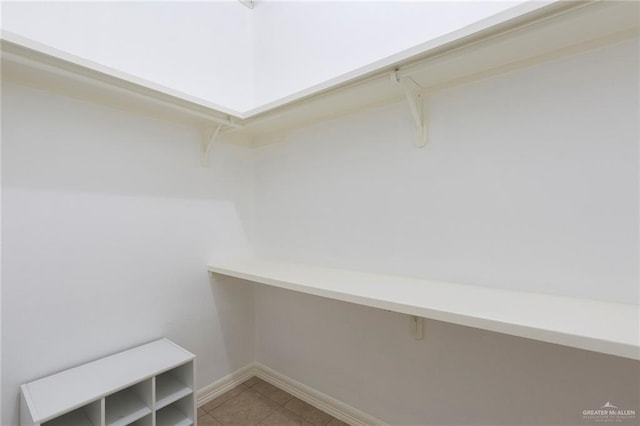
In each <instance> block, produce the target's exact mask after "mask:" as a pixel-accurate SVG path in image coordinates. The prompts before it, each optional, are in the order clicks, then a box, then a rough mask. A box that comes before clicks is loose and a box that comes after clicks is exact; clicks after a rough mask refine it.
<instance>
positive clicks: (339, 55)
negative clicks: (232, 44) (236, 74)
mask: <svg viewBox="0 0 640 426" xmlns="http://www.w3.org/2000/svg"><path fill="white" fill-rule="evenodd" d="M518 3H522V1H499V2H488V1H466V2H459V1H456V2H453V1H423V2H418V1H375V2H371V1H269V0H266V1H260V2H258V3H257V4H256V7H255V9H254V15H253V17H252V18H253V21H252V22H253V31H254V35H253V38H254V66H255V73H254V78H255V89H254V90H255V96H254V99H255V103H256V104H258V105H260V104H264V103H267V102H270V101H273V100H276V99H279V98H282V97H284V96H287V95H290V94H292V93H295V92H298V91H300V90H303V89H306V88H308V87H310V86H313V85H315V84H319V83H322V82H324V81H326V80H329V79H332V78H334V77H337V76H339V75H341V74H344V73H346V72H349V71H352V70H354V69H356V68H360V67H362V66H365V65H368V64H370V63H372V62H375V61H377V60H380V59H383V58H386V57H388V56H391V55H394V54H397V53H398V52H400V51H402V50H405V49H409V48H411V47H414V46H416V45H419V44H421V43H424V42H426V41H428V40H431V39H434V38H436V37H439V36H442V35H444V34H447V33H449V32H452V31H454V30H457V29H460V28H462V27H464V26H467V25H469V24H472V23H474V22H476V21H479V20H481V19H483V18H486V17H488V16H491V15H494V14H496V13H498V12H501V11H503V10H505V9H508V8H511V7H513V6H515V5H517V4H518Z"/></svg>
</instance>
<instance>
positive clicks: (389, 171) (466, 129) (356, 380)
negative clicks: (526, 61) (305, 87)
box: [255, 41, 640, 425]
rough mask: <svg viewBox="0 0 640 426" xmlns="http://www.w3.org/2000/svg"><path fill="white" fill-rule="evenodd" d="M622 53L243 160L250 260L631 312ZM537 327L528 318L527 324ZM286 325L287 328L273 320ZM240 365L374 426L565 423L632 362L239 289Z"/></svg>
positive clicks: (619, 388) (553, 66) (629, 179)
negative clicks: (243, 300)
mask: <svg viewBox="0 0 640 426" xmlns="http://www.w3.org/2000/svg"><path fill="white" fill-rule="evenodd" d="M637 76H638V43H637V41H633V42H625V43H620V44H617V45H614V46H609V47H607V48H604V49H599V50H594V51H591V52H587V53H585V54H581V55H578V56H574V57H570V58H566V59H563V60H560V61H557V62H554V63H548V64H543V65H539V66H536V67H535V68H531V69H525V70H520V71H516V72H512V73H509V74H505V75H502V76H497V77H494V78H491V79H486V80H482V81H477V82H474V83H471V84H467V85H464V86H460V87H457V88H453V89H449V90H445V91H441V92H438V93H434V94H433V95H432V96H431V98H430V117H431V118H430V130H429V132H430V134H429V145H428V146H427V147H426V148H424V149H417V148H414V147H413V146H412V144H411V137H412V129H411V126H412V123H411V120H410V116H409V112H408V108H407V107H406V106H405V105H404V104H397V105H391V106H386V107H382V108H377V109H374V110H369V111H363V112H361V113H359V114H357V115H354V116H350V117H344V118H340V119H337V120H334V121H331V122H326V123H323V124H318V125H315V126H313V127H309V128H305V129H300V130H298V131H294V132H291V133H290V134H289V135H288V136H287V137H285V139H284V140H283V142H282V143H277V144H273V145H267V146H264V147H261V148H260V149H258V150H257V156H256V177H255V190H256V235H257V248H258V250H259V251H260V252H262V254H264V255H268V256H273V257H284V258H286V259H290V260H298V261H301V262H308V263H312V264H323V265H328V266H335V267H344V268H349V269H356V270H365V271H371V272H375V271H378V272H385V273H395V274H403V275H411V276H421V277H429V278H435V279H440V280H444V281H452V282H460V283H470V284H479V285H486V286H495V287H503V288H514V289H525V290H531V291H541V292H549V293H556V294H565V295H571V296H579V297H586V298H595V299H602V300H610V301H617V302H625V303H638V292H639V290H638V243H639V241H638V217H639V209H638V189H639V185H638V139H639V131H638V126H637V117H638V116H639V112H640V111H639V106H638V97H637V94H638V89H639V83H638V79H637ZM541 314H543V313H541ZM292 318H294V319H295V320H294V321H292ZM256 327H257V328H256V336H257V345H256V354H257V359H258V361H260V362H263V363H264V364H266V365H268V366H269V367H272V368H274V369H276V370H278V371H280V372H282V373H284V374H287V375H289V376H291V377H293V378H294V379H296V380H299V381H301V382H302V383H305V384H307V385H309V386H311V387H314V388H316V389H318V390H320V391H323V392H325V393H327V394H329V395H331V396H333V397H336V398H338V399H340V400H343V401H344V402H346V403H348V404H351V405H353V406H355V407H357V408H360V409H362V410H364V411H366V412H369V413H371V414H373V415H376V416H378V417H379V418H381V419H382V420H385V421H387V422H389V423H391V424H451V425H454V424H458V425H459V424H537V425H543V424H544V425H547V424H578V423H581V422H582V420H581V418H580V416H581V412H582V410H584V409H588V408H589V407H600V406H601V405H603V404H604V403H605V402H606V401H612V400H616V401H617V403H618V404H619V405H620V406H628V407H631V408H636V409H637V408H638V407H637V401H638V400H640V399H639V397H640V390H639V389H638V377H639V375H640V364H639V363H638V362H634V361H630V360H625V359H622V358H616V357H611V356H606V355H601V354H596V353H590V352H587V351H580V350H576V349H571V348H565V347H561V346H556V345H551V344H546V343H540V342H534V341H528V340H526V339H521V338H516V337H510V336H505V335H499V334H495V333H489V332H485V331H478V330H473V329H470V328H465V327H460V326H454V325H450V324H444V323H437V322H434V321H429V322H428V323H427V326H426V327H427V328H426V334H427V337H426V339H425V340H424V341H419V342H416V341H413V340H412V339H411V337H410V334H409V320H408V319H407V318H406V317H404V316H402V315H396V314H392V313H387V312H384V311H379V310H375V309H369V308H364V307H357V306H354V305H349V304H345V303H340V302H335V301H329V300H324V299H321V298H316V297H311V296H304V295H300V294H296V293H292V292H286V291H282V290H275V289H268V288H264V287H259V289H258V290H257V292H256ZM639 332H640V330H639Z"/></svg>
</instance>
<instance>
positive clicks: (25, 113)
mask: <svg viewBox="0 0 640 426" xmlns="http://www.w3.org/2000/svg"><path fill="white" fill-rule="evenodd" d="M3 83H4V84H3V87H2V89H3V93H2V143H3V146H2V151H3V152H2V154H3V155H2V162H3V163H2V166H3V167H2V207H3V212H2V213H3V217H2V231H3V233H2V243H3V251H2V256H3V257H2V267H3V268H2V316H3V318H2V319H3V321H2V327H3V328H2V349H3V353H2V373H3V377H2V393H3V401H2V406H3V410H2V411H3V415H4V417H3V418H2V421H1V423H2V424H3V425H15V424H17V422H18V417H17V416H18V391H19V387H18V386H19V385H20V384H22V383H25V382H27V381H30V380H33V379H36V378H39V377H42V376H45V375H48V374H51V373H54V372H56V371H59V370H62V369H65V368H68V367H71V366H74V365H78V364H80V363H84V362H87V361H90V360H93V359H96V358H99V357H101V356H104V355H107V354H111V353H114V352H117V351H119V350H122V349H126V348H129V347H132V346H136V345H138V344H141V343H144V342H146V341H150V340H154V339H156V338H160V337H163V336H166V337H168V338H170V339H172V340H174V341H175V342H177V343H178V344H180V345H182V346H184V347H185V348H187V349H188V350H190V351H192V352H194V353H195V354H196V356H197V358H198V363H197V373H196V374H197V376H196V379H197V383H198V386H205V385H208V384H210V383H212V382H213V381H215V380H217V379H219V378H221V377H223V376H224V375H226V374H228V373H229V372H232V371H235V370H236V369H238V368H241V367H243V366H245V365H246V364H248V363H250V362H252V361H253V360H254V355H253V341H254V334H253V330H254V327H253V302H252V288H251V286H249V285H245V284H242V283H234V282H224V283H216V284H212V283H211V282H210V280H209V278H208V276H207V273H206V269H205V265H206V262H207V260H208V259H210V258H211V257H214V256H219V255H221V254H233V253H234V252H236V253H237V252H243V251H244V250H246V248H247V246H248V243H249V239H250V235H251V223H252V179H251V170H252V162H253V160H252V152H251V151H250V150H249V149H248V148H244V147H237V146H232V145H224V144H222V145H216V146H215V147H214V148H213V152H212V157H211V158H212V165H211V167H210V168H209V169H204V168H202V167H201V166H200V157H199V148H200V139H199V137H200V135H199V132H198V130H197V129H196V128H191V127H184V126H181V125H177V124H172V123H170V122H164V121H159V120H155V119H152V118H147V117H143V116H136V115H133V114H131V113H128V112H125V111H117V110H111V109H109V108H106V107H101V106H98V105H94V104H89V103H83V102H81V101H77V100H71V99H68V98H64V97H61V96H57V95H53V94H49V93H46V92H41V91H38V90H35V89H31V88H25V87H22V86H18V85H15V84H12V83H7V82H3Z"/></svg>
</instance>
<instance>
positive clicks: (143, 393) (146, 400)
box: [104, 380, 153, 426]
mask: <svg viewBox="0 0 640 426" xmlns="http://www.w3.org/2000/svg"><path fill="white" fill-rule="evenodd" d="M152 395H153V390H152V382H151V380H145V381H144V382H141V383H138V384H136V385H133V386H130V387H128V388H125V389H123V390H121V391H119V392H116V393H114V394H113V395H109V396H107V397H106V398H105V404H104V405H105V407H104V411H105V419H106V420H105V425H106V426H126V425H128V424H131V423H133V422H135V421H136V420H138V419H140V418H142V417H144V416H146V415H147V414H150V413H151V407H153V404H152Z"/></svg>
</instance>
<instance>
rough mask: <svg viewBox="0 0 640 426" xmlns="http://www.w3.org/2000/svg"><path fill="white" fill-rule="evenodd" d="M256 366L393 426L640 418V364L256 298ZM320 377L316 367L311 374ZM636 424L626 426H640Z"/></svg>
mask: <svg viewBox="0 0 640 426" xmlns="http://www.w3.org/2000/svg"><path fill="white" fill-rule="evenodd" d="M255 301H256V314H255V315H256V316H255V324H256V359H257V361H258V362H261V363H263V364H265V365H267V366H269V367H270V368H273V369H274V370H276V371H278V372H280V373H283V374H285V375H287V376H289V377H291V378H293V379H295V380H298V381H300V382H302V383H305V384H306V385H308V386H311V387H313V388H314V389H317V390H319V391H321V392H324V393H326V394H329V395H331V396H332V397H334V398H337V399H338V400H340V401H343V402H345V403H347V404H349V405H351V406H353V407H355V408H358V409H360V410H362V411H365V412H366V413H369V414H371V415H373V416H376V417H377V418H379V419H381V420H383V421H385V422H387V423H388V424H391V425H441V426H444V425H450V426H460V425H505V426H513V425H530V426H543V425H544V426H550V425H572V426H575V425H593V424H597V422H594V421H591V420H589V419H583V411H584V410H590V409H599V408H600V407H601V406H602V405H604V404H605V403H606V402H607V401H610V402H611V403H612V404H615V405H616V406H618V407H620V408H621V409H630V410H636V414H637V415H640V411H639V410H640V407H638V401H640V362H638V361H634V360H631V359H625V358H620V357H615V356H610V355H604V354H599V353H595V352H589V351H583V350H579V349H574V348H569V347H565V346H560V345H554V344H550V343H544V342H539V341H535V340H530V339H525V338H521V337H514V336H509V335H505V334H500V333H493V332H490V331H484V330H478V329H474V328H471V327H464V326H460V325H455V324H449V323H445V322H440V321H435V320H427V321H425V336H424V339H423V340H414V338H413V337H412V336H411V333H410V320H409V316H407V315H403V314H399V313H394V312H387V311H384V310H380V309H375V308H370V307H365V306H359V305H355V304H351V303H347V302H341V301H336V300H331V299H326V298H322V297H316V296H311V295H307V294H302V293H297V292H293V291H288V290H283V289H278V288H274V287H269V286H256V289H255ZM310 366H313V367H312V368H310ZM639 420H640V419H639V418H636V419H635V420H631V421H626V422H621V423H616V424H621V425H629V426H630V425H632V424H638V423H637V422H638V421H639Z"/></svg>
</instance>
